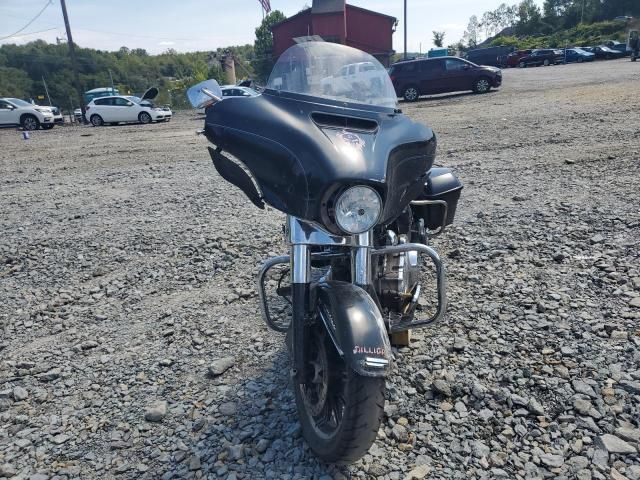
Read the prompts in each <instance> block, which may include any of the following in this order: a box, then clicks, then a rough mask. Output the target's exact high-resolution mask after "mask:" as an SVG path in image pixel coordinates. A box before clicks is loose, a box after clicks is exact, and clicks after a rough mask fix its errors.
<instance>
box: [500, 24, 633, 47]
mask: <svg viewBox="0 0 640 480" xmlns="http://www.w3.org/2000/svg"><path fill="white" fill-rule="evenodd" d="M626 35H627V33H626V28H625V27H624V24H622V25H621V24H620V23H619V22H598V23H592V24H589V25H587V24H580V25H578V26H576V27H574V28H570V29H568V30H561V31H558V32H556V33H553V34H550V35H537V36H522V37H515V36H504V37H498V38H496V39H494V40H493V41H492V42H491V45H492V46H498V45H507V46H513V47H515V48H517V49H522V50H524V49H528V48H546V47H550V48H556V47H565V46H566V45H569V46H572V47H580V46H582V47H586V46H591V45H599V44H601V43H603V42H604V41H606V40H619V41H625V40H626Z"/></svg>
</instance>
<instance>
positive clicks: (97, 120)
mask: <svg viewBox="0 0 640 480" xmlns="http://www.w3.org/2000/svg"><path fill="white" fill-rule="evenodd" d="M89 120H90V121H91V125H93V126H94V127H101V126H102V125H104V120H103V119H102V117H101V116H100V115H98V114H95V115H91V118H90V119H89Z"/></svg>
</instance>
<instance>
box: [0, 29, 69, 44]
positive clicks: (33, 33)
mask: <svg viewBox="0 0 640 480" xmlns="http://www.w3.org/2000/svg"><path fill="white" fill-rule="evenodd" d="M51 30H60V27H53V28H47V29H46V30H38V31H37V32H27V33H23V34H21V35H18V37H26V36H28V35H36V34H38V33H44V32H50V31H51ZM11 36H13V35H11ZM6 38H10V37H5V39H6ZM2 40H3V39H2V38H0V41H2Z"/></svg>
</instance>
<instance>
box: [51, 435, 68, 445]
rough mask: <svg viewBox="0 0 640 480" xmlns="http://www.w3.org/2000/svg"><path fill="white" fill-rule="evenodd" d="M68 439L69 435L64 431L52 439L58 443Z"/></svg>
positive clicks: (60, 443)
mask: <svg viewBox="0 0 640 480" xmlns="http://www.w3.org/2000/svg"><path fill="white" fill-rule="evenodd" d="M67 440H69V435H65V434H64V433H60V434H58V435H56V436H54V437H53V438H52V439H51V441H52V442H53V443H55V444H56V445H62V444H63V443H65V442H66V441H67Z"/></svg>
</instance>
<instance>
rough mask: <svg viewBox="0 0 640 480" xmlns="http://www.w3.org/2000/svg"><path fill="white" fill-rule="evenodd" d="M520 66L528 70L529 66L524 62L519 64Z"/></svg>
mask: <svg viewBox="0 0 640 480" xmlns="http://www.w3.org/2000/svg"><path fill="white" fill-rule="evenodd" d="M518 66H519V67H520V68H526V66H527V64H526V63H524V62H520V63H519V64H518Z"/></svg>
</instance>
